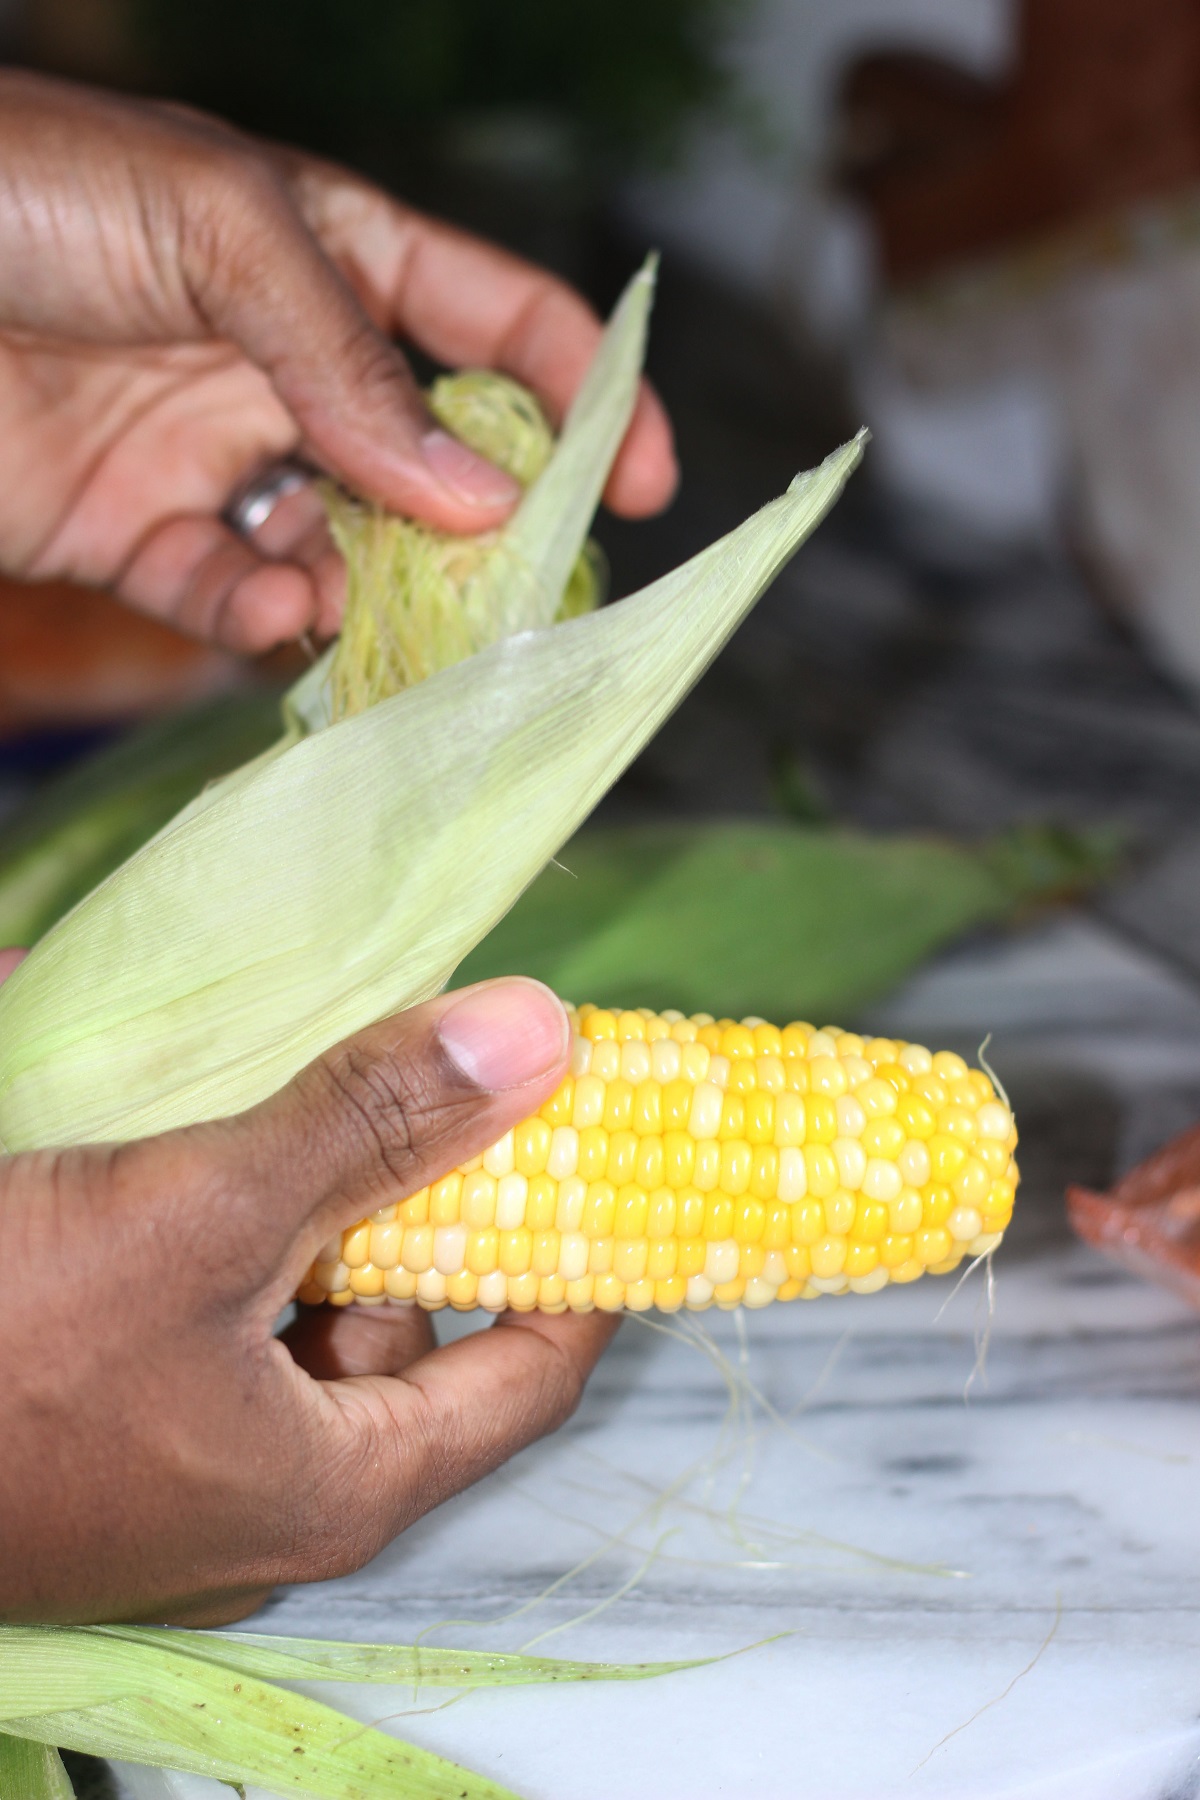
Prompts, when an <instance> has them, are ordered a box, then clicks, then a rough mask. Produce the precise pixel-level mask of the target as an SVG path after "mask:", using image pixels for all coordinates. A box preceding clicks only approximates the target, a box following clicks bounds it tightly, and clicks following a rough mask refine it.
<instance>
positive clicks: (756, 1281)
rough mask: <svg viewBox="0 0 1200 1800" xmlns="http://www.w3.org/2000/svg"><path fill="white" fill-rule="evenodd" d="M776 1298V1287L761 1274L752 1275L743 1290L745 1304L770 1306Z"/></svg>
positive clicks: (743, 1302)
mask: <svg viewBox="0 0 1200 1800" xmlns="http://www.w3.org/2000/svg"><path fill="white" fill-rule="evenodd" d="M774 1298H775V1289H774V1288H773V1287H772V1286H771V1283H770V1282H769V1281H764V1280H763V1278H762V1277H761V1275H751V1276H750V1278H749V1280H748V1281H747V1283H746V1286H745V1288H744V1289H743V1291H742V1305H743V1306H769V1305H770V1304H771V1301H772V1300H773V1299H774Z"/></svg>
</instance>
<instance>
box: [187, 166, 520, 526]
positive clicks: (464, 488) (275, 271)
mask: <svg viewBox="0 0 1200 1800" xmlns="http://www.w3.org/2000/svg"><path fill="white" fill-rule="evenodd" d="M186 200H187V203H188V204H187V210H186V212H185V214H184V222H183V223H184V239H183V261H184V264H185V269H184V273H185V277H186V280H187V284H188V288H189V291H190V292H191V294H192V296H193V299H194V301H195V303H196V304H197V305H198V306H199V308H200V310H201V312H202V314H203V316H204V318H205V320H206V322H207V323H208V325H209V326H210V327H211V329H212V330H213V331H214V333H216V334H217V335H218V336H221V337H225V338H229V339H232V341H233V342H234V343H236V344H237V345H238V346H239V348H240V349H241V350H242V351H243V352H244V353H245V354H246V356H248V357H249V358H250V360H251V361H252V362H254V363H255V364H257V366H258V367H259V368H261V369H262V370H263V371H264V372H265V373H266V374H267V375H268V376H269V377H270V379H271V382H272V384H273V386H274V388H275V390H276V392H277V393H278V394H279V396H280V398H281V400H282V401H283V403H284V405H285V406H286V407H287V408H288V410H289V411H290V412H291V414H292V416H293V417H294V419H295V420H296V423H297V425H298V426H299V428H300V431H301V433H302V436H303V448H304V449H305V451H306V452H307V453H308V455H309V456H310V457H312V459H313V460H314V461H316V462H318V463H320V464H321V465H322V466H323V467H324V468H326V469H327V470H329V472H330V473H332V474H334V475H336V476H338V477H340V478H341V479H342V480H344V481H345V482H346V483H347V485H348V486H349V487H351V488H353V489H354V490H355V491H356V492H360V493H365V494H369V495H370V496H372V497H373V498H375V499H378V500H381V501H383V502H384V504H385V505H387V506H388V507H390V508H391V509H392V510H393V511H396V512H403V513H407V514H409V515H411V516H412V517H414V518H419V519H424V520H426V521H427V522H428V523H430V524H432V525H437V526H440V527H442V528H443V529H445V530H448V531H461V532H479V531H483V530H487V529H490V528H491V527H493V526H496V525H499V524H501V523H502V522H503V520H504V519H505V518H507V516H508V514H509V513H510V512H511V511H512V508H513V506H514V505H515V504H516V501H517V500H518V498H519V497H520V492H521V490H520V487H519V485H518V484H517V482H515V481H514V480H513V478H512V477H511V476H510V475H507V474H505V472H504V471H503V470H502V469H498V468H496V467H495V465H494V464H493V463H490V462H488V461H486V460H485V459H484V458H483V457H481V456H477V455H476V454H475V452H474V451H473V450H469V449H468V448H467V446H466V445H465V444H462V443H460V442H459V441H458V439H457V438H454V437H451V436H450V435H449V433H448V432H445V431H443V430H442V429H441V427H440V426H439V425H437V423H436V422H435V421H434V419H433V418H432V417H431V416H430V414H429V412H428V411H427V409H426V407H425V404H424V401H423V400H422V397H421V393H420V390H419V388H418V387H417V384H416V382H415V380H414V379H413V375H412V371H411V370H410V369H409V366H408V364H407V362H406V361H405V359H404V357H403V356H402V355H401V353H400V352H399V350H398V349H397V348H396V347H395V345H394V344H392V343H391V342H390V340H389V339H388V338H387V337H386V336H385V335H384V333H383V332H382V331H381V330H380V329H379V328H378V326H377V325H376V324H375V323H374V322H373V321H372V320H371V318H370V317H369V316H368V314H367V312H366V310H365V309H364V307H363V305H362V304H361V302H360V301H359V299H358V298H357V296H356V295H355V294H354V292H353V290H352V289H351V288H350V286H349V284H348V283H347V282H346V281H345V280H344V279H343V277H342V275H341V274H340V273H339V272H338V270H337V269H336V268H335V267H334V265H333V263H332V262H331V261H330V260H329V258H328V257H327V256H326V255H325V253H324V251H323V250H322V249H321V247H320V245H319V244H318V243H317V241H316V239H315V238H314V237H313V235H312V233H311V232H310V231H309V229H308V226H307V225H306V223H305V221H304V219H303V218H302V216H301V214H300V213H299V211H298V210H297V208H296V206H295V204H294V202H293V201H292V198H291V196H290V195H289V193H288V191H287V189H286V187H285V185H284V184H283V182H282V181H280V180H279V179H278V178H277V177H276V176H275V174H274V173H273V172H272V170H271V168H270V167H269V165H267V164H266V163H262V162H258V161H257V160H255V159H253V158H246V159H240V158H239V159H235V160H234V161H233V163H232V166H229V165H223V166H222V168H221V170H220V173H219V174H218V175H216V176H215V177H214V178H213V180H212V181H211V182H210V183H209V186H208V190H207V192H206V195H205V199H204V205H203V207H198V206H197V199H196V195H195V193H194V191H193V190H189V192H188V194H187V195H186Z"/></svg>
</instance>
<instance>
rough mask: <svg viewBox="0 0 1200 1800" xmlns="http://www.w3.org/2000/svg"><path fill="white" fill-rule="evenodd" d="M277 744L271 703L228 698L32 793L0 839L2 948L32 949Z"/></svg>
mask: <svg viewBox="0 0 1200 1800" xmlns="http://www.w3.org/2000/svg"><path fill="white" fill-rule="evenodd" d="M278 735H279V696H278V694H276V693H274V692H273V691H271V690H269V689H268V690H256V691H254V692H251V693H246V694H231V695H225V696H223V697H222V698H221V699H218V700H212V701H210V702H208V704H207V705H205V706H198V707H194V708H192V709H190V710H189V711H187V712H182V713H176V714H174V715H172V716H171V717H170V718H166V719H160V720H156V721H155V722H154V723H153V724H150V725H146V726H143V727H142V729H141V730H139V731H134V732H131V733H130V735H129V736H128V737H126V738H123V739H122V740H121V741H120V742H119V743H117V744H114V745H113V746H112V747H111V748H109V749H105V750H102V751H100V752H99V753H98V754H97V755H95V756H92V757H89V758H88V759H87V760H86V761H85V762H82V763H79V764H78V765H77V766H76V767H75V768H73V769H71V770H70V771H69V772H68V773H67V774H65V775H61V776H59V777H57V778H56V779H55V780H52V781H49V782H46V783H45V785H44V786H42V787H40V788H38V789H37V791H36V793H35V795H34V797H33V798H32V800H31V801H30V802H29V804H28V805H27V806H26V807H25V808H24V809H23V810H22V811H21V812H20V813H19V814H18V815H17V817H16V818H15V819H14V820H12V822H11V823H9V824H8V825H6V826H5V827H4V828H3V829H0V944H4V945H11V944H22V945H29V944H33V943H36V941H37V939H38V938H39V937H40V936H41V935H42V933H43V932H44V931H47V930H49V928H50V926H51V925H53V924H54V923H55V921H56V920H57V919H60V918H61V917H62V915H63V914H64V913H65V912H67V911H68V910H69V909H70V908H71V907H72V906H74V904H75V902H76V901H77V900H81V899H82V898H83V896H84V895H85V894H86V893H88V892H89V891H90V890H91V889H92V888H93V887H95V886H96V884H97V883H98V882H100V881H103V880H104V878H105V876H106V875H109V874H111V872H112V871H113V869H115V868H116V867H117V866H118V865H119V864H120V863H122V862H124V860H125V858H126V857H127V856H131V855H132V854H133V852H134V851H135V850H138V849H140V848H141V846H142V845H143V844H144V843H145V841H146V839H147V838H149V837H151V836H153V834H154V832H156V831H157V830H158V829H159V828H160V826H162V825H165V824H166V822H167V820H168V819H170V818H171V817H172V816H173V815H174V814H175V813H177V812H178V811H179V809H180V807H181V806H184V805H186V804H187V802H188V801H189V800H191V799H193V798H194V797H195V795H196V794H197V793H198V792H199V790H200V789H201V788H202V787H203V786H204V784H205V783H206V782H208V781H212V780H213V779H214V778H215V777H217V776H219V775H224V774H226V773H227V772H228V771H229V770H230V769H235V768H237V767H238V765H239V764H241V763H244V762H245V761H246V759H247V758H248V757H251V756H255V755H256V754H257V753H258V752H259V751H260V750H263V749H265V748H266V747H267V745H268V744H270V743H271V742H272V741H273V740H274V739H275V738H276V737H278Z"/></svg>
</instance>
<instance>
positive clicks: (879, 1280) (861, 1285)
mask: <svg viewBox="0 0 1200 1800" xmlns="http://www.w3.org/2000/svg"><path fill="white" fill-rule="evenodd" d="M848 1280H849V1285H850V1292H851V1293H852V1294H877V1293H878V1292H879V1290H880V1288H882V1287H886V1286H887V1284H888V1272H887V1270H886V1269H885V1268H883V1267H882V1266H881V1267H880V1268H877V1269H872V1270H871V1273H870V1274H869V1275H851V1276H849V1277H848Z"/></svg>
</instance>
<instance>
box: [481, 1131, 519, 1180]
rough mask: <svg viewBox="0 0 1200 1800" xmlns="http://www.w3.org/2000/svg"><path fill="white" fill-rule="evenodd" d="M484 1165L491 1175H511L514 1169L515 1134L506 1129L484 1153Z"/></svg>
mask: <svg viewBox="0 0 1200 1800" xmlns="http://www.w3.org/2000/svg"><path fill="white" fill-rule="evenodd" d="M483 1166H484V1168H485V1169H486V1170H487V1172H488V1174H489V1175H495V1176H497V1177H499V1176H501V1175H511V1174H512V1170H513V1134H512V1132H511V1131H506V1132H505V1134H504V1136H503V1137H502V1138H497V1139H496V1142H495V1143H494V1144H492V1145H491V1146H490V1147H489V1148H488V1149H487V1150H485V1151H484V1153H483Z"/></svg>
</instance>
